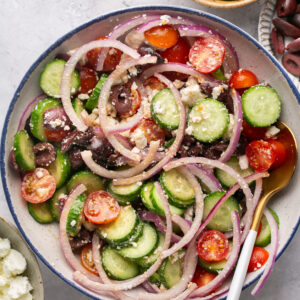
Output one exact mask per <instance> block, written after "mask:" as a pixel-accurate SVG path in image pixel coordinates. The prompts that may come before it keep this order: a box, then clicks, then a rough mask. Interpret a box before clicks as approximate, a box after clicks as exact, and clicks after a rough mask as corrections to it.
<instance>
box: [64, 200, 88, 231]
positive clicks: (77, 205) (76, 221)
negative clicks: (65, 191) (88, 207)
mask: <svg viewBox="0 0 300 300" xmlns="http://www.w3.org/2000/svg"><path fill="white" fill-rule="evenodd" d="M86 198H87V196H86V195H85V194H81V195H79V196H78V197H77V198H76V199H75V200H74V202H73V204H72V206H71V209H70V211H69V214H68V218H67V225H66V230H67V233H68V234H69V235H70V236H72V237H73V236H76V235H77V234H78V233H79V231H80V229H81V225H82V219H83V218H84V214H83V206H84V203H85V200H86Z"/></svg>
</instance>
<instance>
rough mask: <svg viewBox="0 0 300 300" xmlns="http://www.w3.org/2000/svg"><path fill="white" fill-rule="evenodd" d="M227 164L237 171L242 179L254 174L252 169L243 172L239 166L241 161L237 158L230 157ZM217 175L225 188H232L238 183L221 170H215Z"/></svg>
mask: <svg viewBox="0 0 300 300" xmlns="http://www.w3.org/2000/svg"><path fill="white" fill-rule="evenodd" d="M226 164H227V165H228V166H230V167H232V168H233V169H234V170H235V171H237V172H238V173H239V174H240V175H241V176H242V177H247V176H249V175H251V174H253V173H254V171H253V169H252V168H251V167H249V168H247V169H245V170H242V169H241V167H240V164H239V160H238V158H237V157H236V156H232V157H230V158H229V160H228V161H227V162H226ZM215 175H216V177H217V178H218V179H219V181H220V183H221V184H222V186H223V187H225V188H230V187H232V186H233V185H234V184H235V183H236V180H235V179H234V178H233V177H232V176H230V175H229V174H228V173H227V172H225V171H223V170H221V169H215Z"/></svg>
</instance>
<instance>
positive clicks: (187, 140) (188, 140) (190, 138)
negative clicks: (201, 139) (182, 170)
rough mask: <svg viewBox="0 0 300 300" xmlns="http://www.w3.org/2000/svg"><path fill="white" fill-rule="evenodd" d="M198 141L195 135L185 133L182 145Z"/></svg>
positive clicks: (189, 144)
mask: <svg viewBox="0 0 300 300" xmlns="http://www.w3.org/2000/svg"><path fill="white" fill-rule="evenodd" d="M196 142H197V140H196V139H195V138H194V137H193V136H191V135H185V136H184V138H183V140H182V145H185V146H191V145H193V144H196Z"/></svg>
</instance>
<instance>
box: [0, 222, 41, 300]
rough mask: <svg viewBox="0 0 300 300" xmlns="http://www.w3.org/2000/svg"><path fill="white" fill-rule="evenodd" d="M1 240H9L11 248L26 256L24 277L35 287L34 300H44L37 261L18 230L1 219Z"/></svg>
mask: <svg viewBox="0 0 300 300" xmlns="http://www.w3.org/2000/svg"><path fill="white" fill-rule="evenodd" d="M0 238H8V239H9V240H10V243H11V248H12V249H15V250H17V251H19V252H20V253H22V254H23V255H24V257H25V259H26V262H27V268H26V271H25V273H24V275H26V276H27V277H28V278H29V281H30V283H31V285H32V287H33V291H32V296H33V299H37V300H43V299H44V286H43V280H42V275H41V272H40V268H39V265H38V262H37V259H36V257H35V256H34V254H33V252H32V251H31V249H30V248H29V247H28V245H27V244H26V242H25V240H24V239H23V237H22V235H21V234H20V233H19V231H18V230H17V228H16V227H15V226H13V225H12V224H10V223H9V222H7V221H6V220H4V219H3V218H0Z"/></svg>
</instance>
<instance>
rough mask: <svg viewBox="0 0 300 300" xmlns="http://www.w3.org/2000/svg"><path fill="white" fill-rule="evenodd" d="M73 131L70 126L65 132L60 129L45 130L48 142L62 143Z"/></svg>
mask: <svg viewBox="0 0 300 300" xmlns="http://www.w3.org/2000/svg"><path fill="white" fill-rule="evenodd" d="M70 131H71V127H70V126H68V127H67V129H66V130H65V129H64V128H63V129H60V130H55V131H54V130H48V129H45V128H44V133H45V135H46V138H47V140H48V141H51V142H60V141H62V140H63V139H64V138H65V137H66V136H67V135H68V133H69V132H70Z"/></svg>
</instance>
